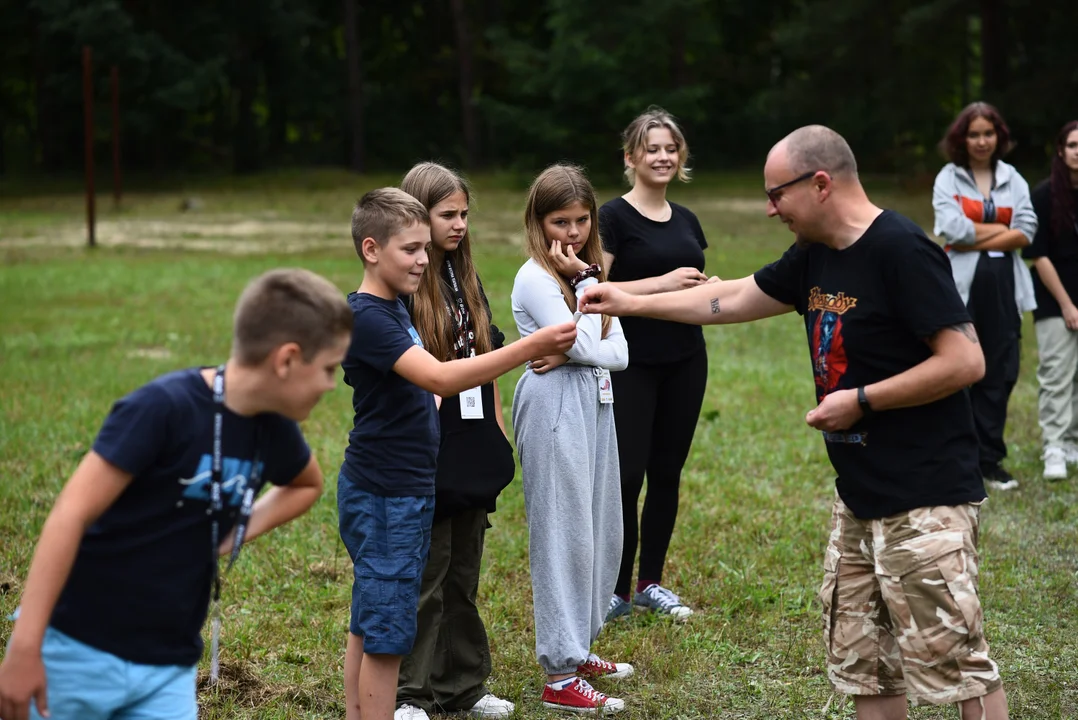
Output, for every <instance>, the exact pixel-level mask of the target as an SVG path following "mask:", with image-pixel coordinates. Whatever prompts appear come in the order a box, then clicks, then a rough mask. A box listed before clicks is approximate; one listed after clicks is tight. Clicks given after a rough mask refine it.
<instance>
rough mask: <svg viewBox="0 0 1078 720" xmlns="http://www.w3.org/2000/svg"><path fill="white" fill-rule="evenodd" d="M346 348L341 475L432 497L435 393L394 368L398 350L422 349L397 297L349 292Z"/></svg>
mask: <svg viewBox="0 0 1078 720" xmlns="http://www.w3.org/2000/svg"><path fill="white" fill-rule="evenodd" d="M348 303H349V304H350V305H351V306H352V323H353V324H352V345H351V347H349V348H348V354H347V355H345V358H344V362H343V363H342V367H343V368H344V381H345V382H346V383H348V385H350V386H351V387H352V408H353V410H354V411H355V416H354V418H353V421H352V431H351V432H350V433H349V434H348V447H347V449H345V451H344V464H343V465H342V466H341V473H342V474H343V475H344V476H345V477H346V478H347V479H348V480H350V481H351V482H352V483H354V484H355V485H356V486H357V487H358V488H360V489H362V490H364V491H366V492H369V493H372V494H374V495H381V496H383V497H418V496H424V495H433V494H434V476H435V474H436V473H437V469H438V442H439V428H438V410H437V407H436V406H435V404H434V395H432V394H431V393H429V392H427V391H426V390H424V389H423V388H421V387H419V386H418V385H413V384H412V383H410V382H408V381H407V380H405V379H404V378H403V377H401V376H400V375H398V374H397V373H395V372H393V366H394V365H395V364H396V363H397V360H399V359H400V357H401V355H403V354H404V353H405V352H407V351H408V349H409V348H411V347H412V346H414V345H418V346H420V347H423V341H422V340H420V338H419V333H418V332H417V331H416V329H415V328H414V327H413V326H412V320H411V318H410V317H409V316H408V310H407V309H406V308H405V306H404V302H403V301H402V300H401V299H400V298H398V299H396V300H384V299H382V298H379V297H376V296H374V295H370V294H368V293H351V294H350V295H349V296H348Z"/></svg>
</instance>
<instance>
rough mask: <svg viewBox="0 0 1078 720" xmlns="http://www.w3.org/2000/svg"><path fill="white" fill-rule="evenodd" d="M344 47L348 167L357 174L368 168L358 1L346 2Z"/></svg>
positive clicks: (348, 0)
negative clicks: (349, 142)
mask: <svg viewBox="0 0 1078 720" xmlns="http://www.w3.org/2000/svg"><path fill="white" fill-rule="evenodd" d="M344 46H345V55H346V60H347V63H348V126H349V130H350V131H351V132H350V133H349V137H350V140H351V152H350V153H349V158H348V160H349V162H348V165H349V167H350V168H352V170H355V171H356V172H363V170H364V167H365V166H366V158H365V156H364V152H363V150H364V147H363V65H362V62H361V60H360V49H361V48H360V45H359V12H358V8H357V6H356V0H344Z"/></svg>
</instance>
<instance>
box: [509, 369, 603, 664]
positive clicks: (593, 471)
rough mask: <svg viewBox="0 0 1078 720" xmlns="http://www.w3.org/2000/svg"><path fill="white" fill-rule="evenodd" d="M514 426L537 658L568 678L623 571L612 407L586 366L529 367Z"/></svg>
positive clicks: (517, 397) (518, 395) (519, 393)
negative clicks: (541, 369)
mask: <svg viewBox="0 0 1078 720" xmlns="http://www.w3.org/2000/svg"><path fill="white" fill-rule="evenodd" d="M616 391H617V389H616V388H615V392H616ZM615 398H616V395H615ZM513 429H514V432H515V434H516V443H517V452H518V453H519V454H520V465H521V469H522V471H523V474H524V505H525V508H526V510H527V513H528V534H529V552H530V556H531V576H532V603H533V605H534V608H535V654H536V656H537V658H538V660H539V665H540V666H541V667H542V668H543V671H544V672H546V673H547V674H548V675H560V674H564V673H575V672H576V668H577V666H578V665H580V664H581V663H583V662H584V661H585V660H587V658H588V654H589V652H590V649H591V644H592V642H594V641H595V638H596V636H598V634H599V630H600V629H601V628H602V626H603V620H604V619H605V617H606V611H607V607H608V605H609V604H610V598H611V596H612V595H613V593H614V583H615V582H617V579H618V570H619V567H620V565H621V551H622V547H621V545H622V512H621V478H620V471H619V469H618V467H619V466H618V440H617V435H616V434H615V431H614V406H613V405H602V404H600V403H599V389H598V384H597V380H596V376H595V374H594V369H593V368H591V367H585V366H580V365H562V366H561V367H558V368H555V369H554V370H552V371H550V372H549V373H546V374H544V375H536V374H535V373H533V372H532V371H531V370H526V371H525V372H524V375H523V376H522V377H521V378H520V381H519V382H518V383H517V389H516V395H515V396H514V399H513Z"/></svg>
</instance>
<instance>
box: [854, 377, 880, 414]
mask: <svg viewBox="0 0 1078 720" xmlns="http://www.w3.org/2000/svg"><path fill="white" fill-rule="evenodd" d="M857 404H858V405H860V406H861V414H862V415H864V417H865V418H866V419H867V418H870V417H872V416H873V415H875V414H876V411H875V410H873V409H872V405H870V404H869V402H868V396H867V395H865V388H864V386H863V385H862V386H861V387H859V388H857Z"/></svg>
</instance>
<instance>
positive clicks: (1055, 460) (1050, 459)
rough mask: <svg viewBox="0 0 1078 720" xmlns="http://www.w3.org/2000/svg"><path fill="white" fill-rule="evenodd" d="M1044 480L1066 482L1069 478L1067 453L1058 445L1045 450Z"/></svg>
mask: <svg viewBox="0 0 1078 720" xmlns="http://www.w3.org/2000/svg"><path fill="white" fill-rule="evenodd" d="M1042 457H1043V458H1044V479H1045V480H1064V479H1066V477H1067V451H1066V450H1065V449H1064V448H1061V447H1059V446H1058V445H1049V446H1048V447H1046V448H1045V449H1044V455H1042Z"/></svg>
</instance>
